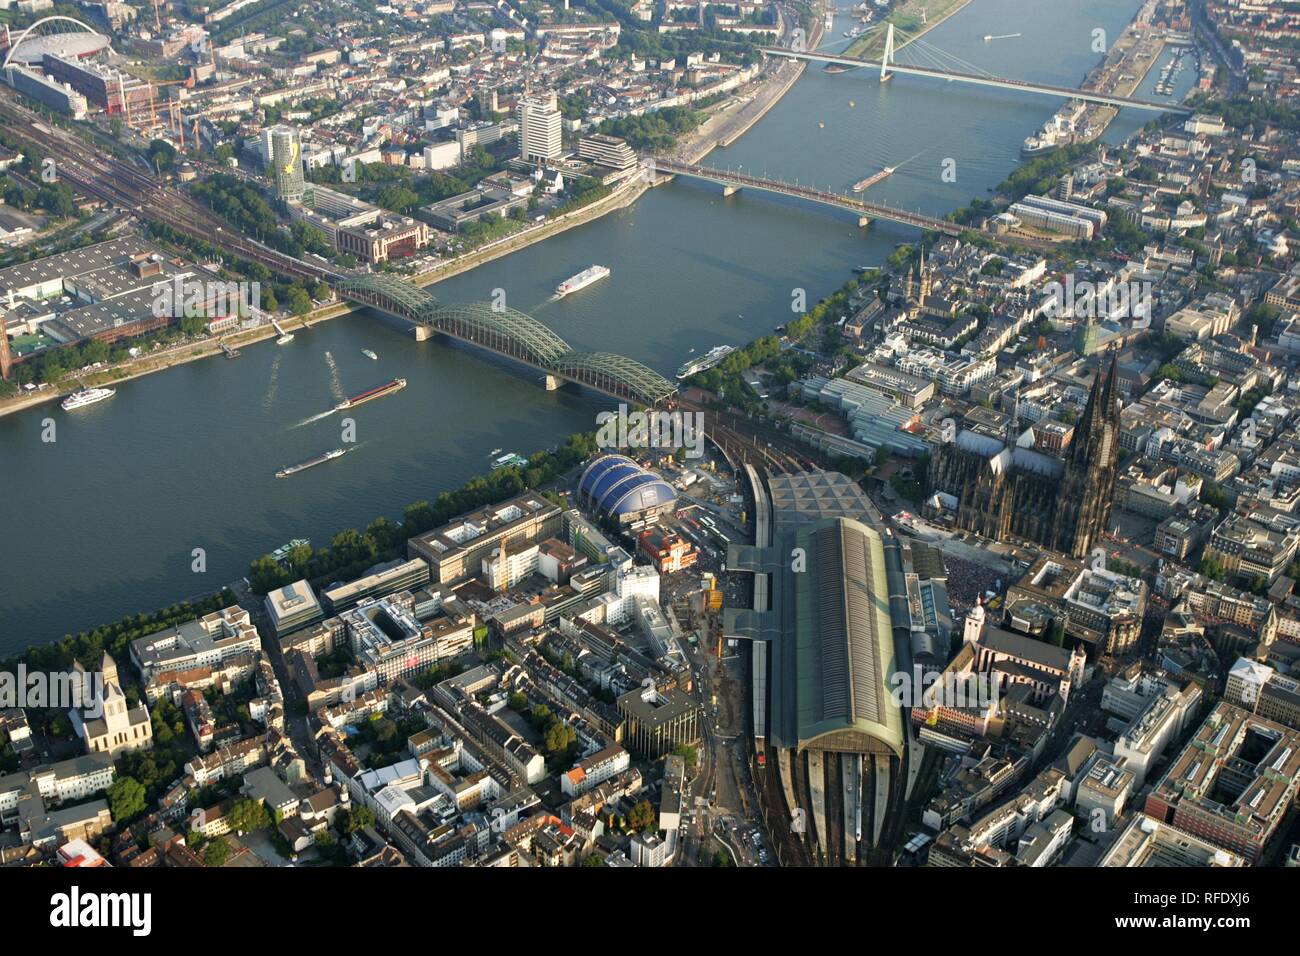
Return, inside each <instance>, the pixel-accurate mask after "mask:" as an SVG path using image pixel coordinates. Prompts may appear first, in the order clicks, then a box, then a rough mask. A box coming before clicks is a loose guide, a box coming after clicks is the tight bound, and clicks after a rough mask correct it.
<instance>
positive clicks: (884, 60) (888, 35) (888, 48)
mask: <svg viewBox="0 0 1300 956" xmlns="http://www.w3.org/2000/svg"><path fill="white" fill-rule="evenodd" d="M893 61H894V25H893V24H892V23H890V24H889V28H888V29H887V30H886V31H885V52H884V53H882V54H881V56H880V82H881V83H885V82H887V81H888V80H889V78H890V77H891V76H893V74H892V73H890V72H889V65H890V64H891V63H892V62H893Z"/></svg>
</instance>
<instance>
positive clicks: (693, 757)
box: [673, 744, 700, 773]
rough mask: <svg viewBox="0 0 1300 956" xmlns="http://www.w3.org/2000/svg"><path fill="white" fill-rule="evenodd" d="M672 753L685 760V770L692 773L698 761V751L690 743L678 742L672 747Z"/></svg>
mask: <svg viewBox="0 0 1300 956" xmlns="http://www.w3.org/2000/svg"><path fill="white" fill-rule="evenodd" d="M673 755H674V756H677V757H681V758H682V759H683V760H685V761H686V770H687V772H689V773H694V772H695V768H696V766H697V765H698V764H699V762H700V752H699V751H698V750H697V749H695V748H694V747H692V746H691V745H690V744H678V745H677V746H676V747H674V748H673Z"/></svg>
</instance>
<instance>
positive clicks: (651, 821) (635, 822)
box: [627, 800, 659, 833]
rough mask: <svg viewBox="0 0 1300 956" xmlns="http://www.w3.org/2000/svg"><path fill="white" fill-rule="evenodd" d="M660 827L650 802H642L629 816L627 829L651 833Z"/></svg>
mask: <svg viewBox="0 0 1300 956" xmlns="http://www.w3.org/2000/svg"><path fill="white" fill-rule="evenodd" d="M658 827H659V821H658V818H657V817H656V816H655V809H654V807H652V806H651V805H650V801H649V800H642V801H641V802H640V803H638V804H637V805H636V806H634V807H633V808H632V809H631V811H629V812H628V815H627V828H628V829H629V830H633V831H639V832H641V833H650V832H652V831H654V830H656V829H658Z"/></svg>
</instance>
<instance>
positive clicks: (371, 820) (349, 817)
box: [339, 806, 375, 833]
mask: <svg viewBox="0 0 1300 956" xmlns="http://www.w3.org/2000/svg"><path fill="white" fill-rule="evenodd" d="M374 825H375V811H374V810H371V809H370V808H369V807H365V806H352V807H349V808H348V809H347V810H344V811H343V812H342V813H341V814H339V829H340V830H342V831H343V832H344V833H355V832H356V831H357V830H364V829H365V828H366V827H372V826H374Z"/></svg>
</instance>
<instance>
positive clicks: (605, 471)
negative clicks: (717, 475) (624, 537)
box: [578, 455, 677, 517]
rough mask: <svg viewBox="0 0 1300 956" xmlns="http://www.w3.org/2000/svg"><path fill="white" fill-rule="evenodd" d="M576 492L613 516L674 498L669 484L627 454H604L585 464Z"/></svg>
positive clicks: (670, 500)
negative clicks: (585, 467)
mask: <svg viewBox="0 0 1300 956" xmlns="http://www.w3.org/2000/svg"><path fill="white" fill-rule="evenodd" d="M578 496H579V498H581V499H584V500H586V501H587V502H588V503H589V504H590V506H591V507H592V508H593V509H594V510H596V511H599V512H600V513H602V514H606V515H611V516H614V517H620V516H622V515H625V514H630V513H632V512H636V511H641V510H643V509H646V508H653V507H656V506H659V505H663V504H666V503H671V502H673V501H675V500H676V499H677V493H676V492H675V491H673V489H672V486H671V485H669V484H668V483H667V482H666V481H664V480H663V479H662V478H660V477H659V476H658V475H656V474H654V473H653V472H650V471H647V470H646V469H644V468H642V467H641V466H640V465H638V464H637V463H636V462H634V461H633V460H632V459H631V458H628V457H627V456H626V455H603V456H601V457H600V458H597V459H596V460H595V461H593V462H592V463H591V464H590V465H588V466H587V470H586V471H584V472H583V473H582V478H580V479H579V481H578Z"/></svg>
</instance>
